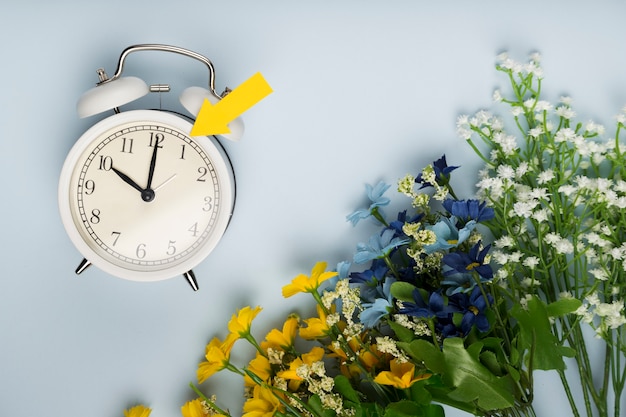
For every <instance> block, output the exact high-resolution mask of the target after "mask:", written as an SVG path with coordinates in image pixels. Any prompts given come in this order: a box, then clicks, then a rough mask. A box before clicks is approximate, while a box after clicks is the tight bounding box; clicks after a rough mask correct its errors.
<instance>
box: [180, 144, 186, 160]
mask: <svg viewBox="0 0 626 417" xmlns="http://www.w3.org/2000/svg"><path fill="white" fill-rule="evenodd" d="M180 147H181V150H180V159H185V144H184V143H183V144H182V145H180Z"/></svg>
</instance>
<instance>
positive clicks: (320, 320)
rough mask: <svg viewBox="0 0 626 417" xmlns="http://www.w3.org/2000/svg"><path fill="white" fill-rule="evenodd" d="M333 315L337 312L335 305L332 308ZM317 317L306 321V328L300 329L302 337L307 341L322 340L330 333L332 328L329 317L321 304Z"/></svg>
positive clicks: (318, 306) (318, 307)
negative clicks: (328, 320) (329, 324)
mask: <svg viewBox="0 0 626 417" xmlns="http://www.w3.org/2000/svg"><path fill="white" fill-rule="evenodd" d="M330 312H331V314H332V313H334V312H335V304H333V305H332V306H331V307H330ZM317 315H318V316H319V317H313V318H310V319H306V320H304V323H305V324H306V327H301V328H300V337H301V338H303V339H305V340H314V339H321V338H323V337H326V336H328V334H329V333H330V327H329V326H328V322H327V317H328V316H327V315H326V313H325V312H324V309H323V308H322V306H320V305H319V304H318V305H317Z"/></svg>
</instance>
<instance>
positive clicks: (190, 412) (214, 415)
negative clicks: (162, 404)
mask: <svg viewBox="0 0 626 417" xmlns="http://www.w3.org/2000/svg"><path fill="white" fill-rule="evenodd" d="M212 400H214V399H212ZM180 412H181V414H182V415H183V417H209V416H211V417H230V416H229V415H224V414H220V413H218V412H216V411H215V410H213V409H212V408H211V407H210V406H209V404H207V402H206V401H205V400H203V399H202V398H196V399H195V400H191V401H188V402H187V403H185V405H183V406H182V407H180Z"/></svg>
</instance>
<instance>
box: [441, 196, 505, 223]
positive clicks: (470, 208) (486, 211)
mask: <svg viewBox="0 0 626 417" xmlns="http://www.w3.org/2000/svg"><path fill="white" fill-rule="evenodd" d="M486 206H487V202H486V201H483V202H482V203H481V202H479V201H478V200H454V199H452V198H448V199H446V200H445V201H444V202H443V207H444V208H445V209H446V210H448V212H449V213H450V214H452V215H453V216H455V217H456V218H458V219H460V220H462V221H464V222H467V221H472V220H473V221H475V222H482V221H487V220H491V219H493V218H494V216H495V214H494V211H493V208H491V207H486Z"/></svg>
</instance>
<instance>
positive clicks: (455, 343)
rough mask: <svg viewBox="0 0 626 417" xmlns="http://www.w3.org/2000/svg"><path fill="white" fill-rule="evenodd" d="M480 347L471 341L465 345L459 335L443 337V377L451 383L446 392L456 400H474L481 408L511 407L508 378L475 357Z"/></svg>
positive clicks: (510, 386) (510, 387) (510, 384)
mask: <svg viewBox="0 0 626 417" xmlns="http://www.w3.org/2000/svg"><path fill="white" fill-rule="evenodd" d="M481 350H482V344H481V343H474V344H472V345H471V346H469V347H468V348H467V349H466V348H465V346H464V345H463V339H461V338H457V337H451V338H448V339H445V340H444V342H443V355H444V357H445V372H444V374H443V378H444V381H445V382H446V383H447V384H448V385H449V386H451V387H454V389H453V390H452V391H451V392H450V394H448V395H449V396H450V398H452V399H454V400H456V401H461V402H472V401H476V403H477V405H478V407H480V408H482V409H483V410H496V409H502V408H508V407H512V406H513V404H514V402H515V398H514V396H513V394H512V393H513V391H514V387H513V384H512V380H511V379H510V378H508V377H498V376H495V375H494V374H492V373H491V372H490V371H489V369H487V368H486V367H485V366H484V365H483V364H482V363H481V362H480V360H479V359H478V355H479V354H480V351H481Z"/></svg>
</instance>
